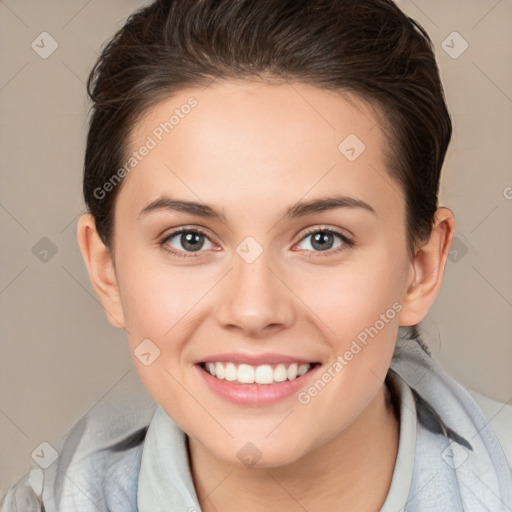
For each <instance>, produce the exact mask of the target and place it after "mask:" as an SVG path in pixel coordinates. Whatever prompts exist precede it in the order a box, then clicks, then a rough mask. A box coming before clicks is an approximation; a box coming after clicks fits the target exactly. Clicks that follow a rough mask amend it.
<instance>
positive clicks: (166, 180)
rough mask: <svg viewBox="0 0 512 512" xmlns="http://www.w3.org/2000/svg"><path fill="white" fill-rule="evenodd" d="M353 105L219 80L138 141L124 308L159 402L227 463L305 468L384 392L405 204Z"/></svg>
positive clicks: (311, 92) (122, 264) (124, 240)
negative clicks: (256, 455) (301, 463)
mask: <svg viewBox="0 0 512 512" xmlns="http://www.w3.org/2000/svg"><path fill="white" fill-rule="evenodd" d="M191 98H193V99H191ZM347 98H348V97H347V96H342V95H340V94H339V93H335V92H329V91H324V90H320V89H318V88H315V87H313V86H310V85H306V84H293V87H292V86H290V85H288V84H286V85H269V84H263V83H256V82H247V81H229V82H223V83H216V84H214V85H212V86H210V87H208V88H206V89H204V90H202V89H195V88H194V89H188V90H183V91H181V92H180V93H179V94H176V95H175V96H173V97H172V98H170V99H167V100H165V101H163V102H161V103H159V104H158V105H156V106H155V107H154V108H152V110H150V111H149V112H148V113H147V115H146V116H145V117H144V118H143V119H141V120H140V121H139V122H138V123H137V125H136V126H135V128H134V131H133V134H132V138H131V142H132V150H133V151H137V152H138V153H137V154H138V156H136V157H135V158H137V162H136V164H135V165H133V168H132V169H131V170H130V172H128V173H127V175H126V177H125V181H124V183H123V185H122V189H121V190H120V193H119V196H118V198H117V202H116V210H115V229H114V231H115V235H114V252H115V275H116V278H117V284H118V288H119V294H120V299H121V304H122V311H121V312H120V313H119V315H120V316H121V317H122V321H123V324H124V326H125V327H126V330H127V333H128V340H129V345H130V350H131V352H132V356H133V360H134V365H135V367H136V369H137V372H138V374H139V376H140V378H141V379H142V382H143V383H144V385H145V386H146V388H147V389H148V391H149V392H150V393H151V395H152V396H153V397H154V399H155V400H156V401H157V402H158V403H159V404H160V405H161V406H162V407H163V409H164V410H165V411H166V412H167V414H168V415H169V416H170V417H171V418H172V419H173V420H174V421H175V423H177V424H178V425H179V426H180V427H181V428H182V429H183V430H184V431H185V432H186V433H187V434H188V435H189V436H190V437H191V438H192V439H194V440H195V441H197V442H198V443H200V444H201V445H202V446H203V447H205V448H206V449H207V450H208V451H209V452H210V453H211V454H213V455H214V456H215V457H217V458H218V459H221V460H224V461H226V462H229V463H231V464H236V465H240V464H241V455H243V454H244V452H243V450H249V451H250V450H256V449H257V450H258V451H259V452H260V453H261V454H263V457H262V459H261V462H260V464H261V465H265V466H268V467H272V466H278V465H284V464H288V463H291V462H293V461H295V460H298V459H299V458H300V457H302V456H304V455H306V454H307V453H308V452H311V451H312V450H314V449H315V448H317V447H319V446H321V445H322V444H324V443H326V442H327V441H329V440H331V439H333V438H335V437H336V436H339V435H340V434H341V433H342V432H343V431H344V430H345V429H347V428H348V427H349V426H350V425H351V424H353V423H354V422H355V421H356V419H357V418H358V417H359V416H360V415H361V414H362V411H363V410H364V409H365V408H366V407H367V406H368V405H369V404H370V403H371V402H372V400H373V399H374V397H375V396H376V394H377V392H378V391H379V390H382V382H383V381H384V378H385V375H386V372H387V370H388V367H389V364H390V360H391V357H392V354H393V350H394V344H395V340H396V336H397V330H398V325H399V321H400V314H399V312H400V309H401V300H402V297H403V295H404V293H405V291H406V288H407V284H408V278H409V270H410V264H409V260H408V256H407V250H406V233H405V201H404V197H403V194H402V192H401V190H400V188H399V186H398V185H397V184H396V183H395V182H394V181H393V180H392V178H391V177H390V176H389V175H388V173H387V171H386V169H385V165H384V156H383V155H384V154H383V151H384V149H385V145H386V141H385V139H384V136H383V134H382V132H381V129H380V126H379V124H378V121H377V120H378V115H377V113H376V112H375V111H374V110H372V109H371V108H370V107H369V106H368V105H365V104H364V103H363V102H362V101H360V100H358V99H356V98H355V97H351V98H350V101H348V99H347ZM185 105H189V106H188V107H186V106H185ZM172 115H174V118H171V116H172ZM170 119H171V120H170ZM169 120H170V121H169ZM166 122H167V123H168V124H167V125H166V124H165V123H166ZM363 144H364V146H363ZM144 146H145V147H146V148H148V149H147V150H141V149H140V148H142V147H144ZM133 163H134V162H132V164H133ZM329 200H330V202H329ZM192 203H194V204H192ZM141 353H142V354H146V355H144V356H141ZM142 361H143V362H142ZM297 372H298V374H299V376H298V377H297V376H296V375H297ZM304 372H306V373H304ZM210 373H213V374H215V376H213V375H211V374H210ZM254 379H256V382H254ZM251 381H253V383H251ZM247 443H252V445H254V447H256V448H253V447H250V446H252V445H247ZM243 447H245V448H243ZM241 449H242V452H240V450H241Z"/></svg>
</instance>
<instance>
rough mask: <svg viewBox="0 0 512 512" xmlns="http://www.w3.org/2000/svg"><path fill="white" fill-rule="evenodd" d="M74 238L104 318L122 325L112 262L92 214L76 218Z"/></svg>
mask: <svg viewBox="0 0 512 512" xmlns="http://www.w3.org/2000/svg"><path fill="white" fill-rule="evenodd" d="M77 238H78V245H79V246H80V251H81V252H82V257H83V259H84V261H85V265H86V267H87V271H88V272H89V278H90V280H91V283H92V285H93V287H94V290H95V291H96V295H98V298H99V299H100V301H101V303H102V305H103V308H104V309H105V313H106V315H107V319H108V321H109V322H110V323H111V324H112V325H113V326H114V327H118V328H120V329H124V314H123V308H122V305H121V298H120V295H119V288H118V285H117V277H116V274H115V268H114V263H113V261H112V258H111V255H110V252H109V250H108V249H107V247H106V246H105V244H104V243H103V241H102V240H101V238H100V236H99V234H98V231H97V230H96V222H95V221H94V217H93V216H92V215H91V214H89V213H84V214H83V215H82V216H81V217H80V219H79V220H78V226H77Z"/></svg>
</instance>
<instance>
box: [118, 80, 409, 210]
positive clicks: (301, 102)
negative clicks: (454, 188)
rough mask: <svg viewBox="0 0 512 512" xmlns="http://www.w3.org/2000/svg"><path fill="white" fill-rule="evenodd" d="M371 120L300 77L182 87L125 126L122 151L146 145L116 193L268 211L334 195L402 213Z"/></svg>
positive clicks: (360, 105)
mask: <svg viewBox="0 0 512 512" xmlns="http://www.w3.org/2000/svg"><path fill="white" fill-rule="evenodd" d="M380 118H381V116H380V113H379V111H378V110H377V109H376V108H374V107H373V106H372V105H370V104H368V103H366V102H365V101H363V100H362V99H360V98H358V97H356V96H354V95H349V94H348V93H340V92H338V91H328V90H324V89H319V88H317V87H315V86H312V85H309V84H304V83H288V82H285V83H280V84H274V83H272V84H269V83H265V82H257V81H247V80H231V81H225V82H215V83H213V84H212V85H210V86H209V87H206V88H190V89H183V90H180V91H179V92H177V93H176V94H173V95H172V96H171V97H168V98H166V99H164V100H162V101H161V102H160V103H158V104H157V105H156V106H154V107H152V108H151V109H150V110H148V111H147V112H146V113H145V115H144V116H143V117H142V118H141V119H140V120H139V121H138V122H137V123H136V125H135V126H134V129H133V131H132V134H131V137H130V143H131V144H130V145H131V148H130V151H131V152H139V153H140V151H139V150H140V149H141V148H143V147H144V146H151V149H150V150H145V151H144V153H145V156H144V157H143V158H141V159H140V160H139V161H138V162H137V163H136V167H134V168H133V171H131V172H129V173H128V174H127V176H126V178H125V180H126V183H125V184H124V185H123V189H126V190H125V191H123V192H122V193H121V194H120V196H121V197H123V196H124V197H125V200H127V199H129V202H130V204H131V205H132V206H135V205H136V206H137V207H140V208H142V207H143V203H147V202H148V201H149V200H154V199H156V198H158V196H159V195H162V194H164V193H168V194H170V195H180V196H181V197H184V196H186V197H187V198H189V199H192V198H193V199H196V200H197V199H198V198H200V199H201V200H204V201H205V202H207V203H209V204H210V203H214V204H216V205H218V206H221V205H219V204H218V203H219V202H222V203H223V204H222V206H221V207H222V209H227V208H228V207H229V206H230V204H231V203H232V202H233V201H234V202H236V204H237V205H238V206H239V205H240V203H242V204H246V205H247V206H248V207H254V206H255V205H258V204H259V205H261V204H263V203H262V201H263V202H264V203H266V204H268V206H269V207H270V205H272V204H277V203H283V202H286V203H287V204H291V203H295V202H296V201H297V200H298V199H299V198H300V197H301V196H304V195H306V194H309V195H315V194H325V193H326V192H331V193H334V192H336V193H343V194H347V195H351V196H354V197H358V198H360V199H362V200H365V201H367V202H370V203H372V202H373V203H374V207H375V209H376V210H378V209H381V210H383V211H385V210H395V211H396V213H397V214H398V215H401V214H402V213H403V212H402V211H401V207H402V206H403V205H401V204H400V202H403V198H402V197H401V192H400V191H399V187H398V185H397V184H396V183H393V180H392V178H391V177H390V176H389V175H388V173H387V171H386V165H385V161H384V153H383V151H384V147H385V145H386V140H385V137H384V136H383V133H382V130H381V126H380V124H379V119H380ZM397 195H398V196H399V201H398V204H397ZM194 196H195V197H194ZM363 196H364V197H363Z"/></svg>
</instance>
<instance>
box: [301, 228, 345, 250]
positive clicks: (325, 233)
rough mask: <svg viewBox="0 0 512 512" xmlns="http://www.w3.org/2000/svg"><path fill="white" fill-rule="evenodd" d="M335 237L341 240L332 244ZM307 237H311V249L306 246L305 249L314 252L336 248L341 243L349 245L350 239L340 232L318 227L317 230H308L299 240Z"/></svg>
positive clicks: (341, 244)
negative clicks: (335, 244) (336, 243)
mask: <svg viewBox="0 0 512 512" xmlns="http://www.w3.org/2000/svg"><path fill="white" fill-rule="evenodd" d="M336 237H337V238H338V239H339V240H341V242H340V243H339V244H338V245H337V246H334V243H335V238H336ZM308 238H311V241H310V242H309V245H310V247H312V248H313V249H310V248H306V250H309V251H310V250H313V251H314V252H325V251H329V250H332V249H338V248H339V247H341V246H343V245H350V240H349V239H348V238H347V237H345V236H344V235H342V234H341V233H338V232H336V231H332V230H329V229H320V230H317V231H312V232H309V233H307V234H306V236H305V237H304V238H303V239H302V240H301V242H302V241H304V240H307V239H308Z"/></svg>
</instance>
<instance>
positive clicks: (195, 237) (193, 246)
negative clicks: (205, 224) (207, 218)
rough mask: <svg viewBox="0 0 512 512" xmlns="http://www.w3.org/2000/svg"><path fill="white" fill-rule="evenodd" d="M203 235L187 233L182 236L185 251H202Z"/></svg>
mask: <svg viewBox="0 0 512 512" xmlns="http://www.w3.org/2000/svg"><path fill="white" fill-rule="evenodd" d="M202 237H203V235H201V234H200V233H186V234H183V235H181V243H182V245H183V247H184V248H185V249H190V250H191V251H197V250H199V249H201V247H202V244H201V243H199V242H201V241H202V240H201V238H202Z"/></svg>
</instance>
